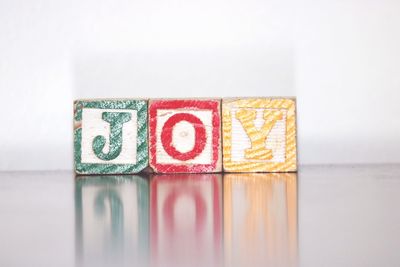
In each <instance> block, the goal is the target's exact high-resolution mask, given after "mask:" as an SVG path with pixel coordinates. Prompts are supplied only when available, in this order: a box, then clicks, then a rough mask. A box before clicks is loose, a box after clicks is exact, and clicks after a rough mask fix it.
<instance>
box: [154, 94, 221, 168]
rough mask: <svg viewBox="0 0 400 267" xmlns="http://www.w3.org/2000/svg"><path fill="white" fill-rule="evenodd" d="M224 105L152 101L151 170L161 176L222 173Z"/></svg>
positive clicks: (204, 101)
mask: <svg viewBox="0 0 400 267" xmlns="http://www.w3.org/2000/svg"><path fill="white" fill-rule="evenodd" d="M220 103H221V102H220V101H219V100H150V103H149V121H150V123H149V126H150V127H149V128H150V129H149V131H150V134H149V135H150V137H149V141H150V147H149V148H150V149H149V153H150V166H151V167H152V168H153V170H154V171H155V172H158V173H202V172H220V171H221V168H222V166H221V165H222V163H221V162H222V161H221V137H220V131H221V129H220V125H221V114H220Z"/></svg>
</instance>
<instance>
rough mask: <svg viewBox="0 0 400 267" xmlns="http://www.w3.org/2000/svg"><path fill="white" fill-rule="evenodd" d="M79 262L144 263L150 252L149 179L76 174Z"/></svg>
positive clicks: (97, 263)
mask: <svg viewBox="0 0 400 267" xmlns="http://www.w3.org/2000/svg"><path fill="white" fill-rule="evenodd" d="M75 214H76V217H75V218H76V228H75V229H76V232H75V234H76V254H77V259H78V261H79V262H80V263H84V264H88V265H93V266H95V265H100V266H101V265H102V264H103V263H104V262H113V263H115V265H118V263H132V264H133V265H138V266H144V265H146V263H147V262H148V254H149V181H148V178H143V177H140V176H125V175H124V176H90V177H83V176H82V177H79V178H78V179H77V180H76V183H75Z"/></svg>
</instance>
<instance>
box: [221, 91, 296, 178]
mask: <svg viewBox="0 0 400 267" xmlns="http://www.w3.org/2000/svg"><path fill="white" fill-rule="evenodd" d="M295 106H296V104H295V100H294V99H288V98H253V99H225V100H223V102H222V114H223V115H222V116H223V122H222V132H223V161H224V163H223V168H224V171H226V172H292V171H296V170H297V159H296V158H297V156H296V114H295Z"/></svg>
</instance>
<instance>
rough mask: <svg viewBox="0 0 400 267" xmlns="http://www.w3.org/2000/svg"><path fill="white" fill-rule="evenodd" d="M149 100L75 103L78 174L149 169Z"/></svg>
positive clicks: (117, 172) (78, 101)
mask: <svg viewBox="0 0 400 267" xmlns="http://www.w3.org/2000/svg"><path fill="white" fill-rule="evenodd" d="M147 127H148V123H147V101H146V100H77V101H75V102H74V160H75V172H76V173H77V174H131V173H138V172H140V171H141V170H143V169H144V168H146V167H147V166H148V140H147V138H148V134H147Z"/></svg>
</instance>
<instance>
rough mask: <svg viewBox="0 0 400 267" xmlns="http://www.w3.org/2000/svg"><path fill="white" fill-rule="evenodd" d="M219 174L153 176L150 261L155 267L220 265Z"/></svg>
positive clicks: (220, 214)
mask: <svg viewBox="0 0 400 267" xmlns="http://www.w3.org/2000/svg"><path fill="white" fill-rule="evenodd" d="M221 200H222V186H221V175H219V174H191V175H188V174H181V175H161V176H155V177H154V178H153V179H152V181H151V186H150V208H151V215H150V217H151V261H152V263H153V264H154V265H155V266H174V267H175V266H185V267H186V266H193V265H196V266H221V264H222V259H221V252H222V210H221V208H222V204H221Z"/></svg>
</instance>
